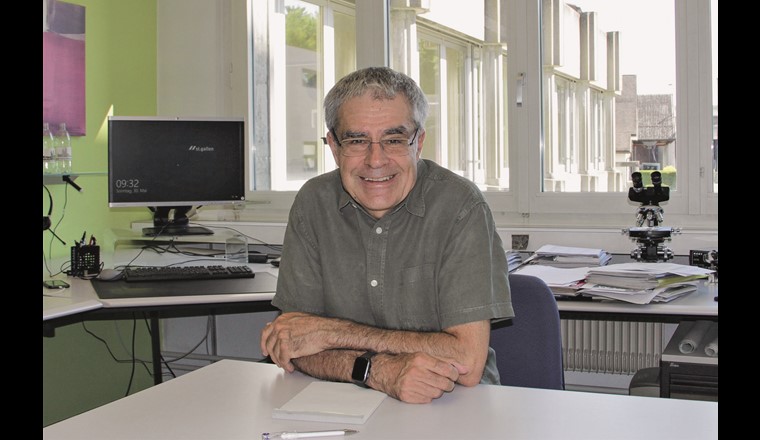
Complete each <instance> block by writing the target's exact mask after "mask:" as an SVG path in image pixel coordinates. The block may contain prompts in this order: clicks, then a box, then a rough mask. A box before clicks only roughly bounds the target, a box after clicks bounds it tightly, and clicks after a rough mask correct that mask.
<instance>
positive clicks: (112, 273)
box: [97, 269, 124, 281]
mask: <svg viewBox="0 0 760 440" xmlns="http://www.w3.org/2000/svg"><path fill="white" fill-rule="evenodd" d="M123 273H124V271H121V270H118V269H103V270H101V271H100V273H99V274H98V276H97V278H98V279H99V280H100V281H116V280H120V279H121V276H122V274H123Z"/></svg>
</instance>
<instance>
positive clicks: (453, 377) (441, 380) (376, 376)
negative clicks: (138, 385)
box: [367, 352, 468, 403]
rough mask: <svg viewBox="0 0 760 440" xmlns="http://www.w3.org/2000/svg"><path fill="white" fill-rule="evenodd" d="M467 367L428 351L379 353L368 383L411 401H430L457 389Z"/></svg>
mask: <svg viewBox="0 0 760 440" xmlns="http://www.w3.org/2000/svg"><path fill="white" fill-rule="evenodd" d="M467 372H468V371H467V368H466V367H464V366H463V365H460V364H456V363H454V364H452V363H449V362H447V361H444V360H441V359H438V358H435V357H433V356H430V355H428V354H425V353H422V352H418V353H404V354H396V355H383V354H378V355H376V356H375V357H374V358H373V359H372V369H371V370H370V377H369V380H368V381H367V384H368V385H369V386H370V387H372V388H374V389H376V390H378V391H382V392H384V393H386V394H388V395H389V396H391V397H395V398H396V399H398V400H401V401H403V402H407V403H429V402H431V401H432V400H433V399H437V398H439V397H441V396H442V395H443V393H448V392H450V391H452V390H453V389H454V386H455V383H456V381H457V380H458V379H459V376H460V375H462V374H467Z"/></svg>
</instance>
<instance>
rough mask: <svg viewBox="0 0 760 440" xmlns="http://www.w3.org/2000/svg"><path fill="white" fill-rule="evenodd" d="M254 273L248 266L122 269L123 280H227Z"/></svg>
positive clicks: (251, 275)
mask: <svg viewBox="0 0 760 440" xmlns="http://www.w3.org/2000/svg"><path fill="white" fill-rule="evenodd" d="M254 276H256V274H255V273H253V271H252V270H251V268H250V267H248V266H242V265H241V266H168V267H167V266H159V267H128V268H126V269H124V276H123V279H124V281H127V282H140V281H189V280H228V279H232V278H253V277H254Z"/></svg>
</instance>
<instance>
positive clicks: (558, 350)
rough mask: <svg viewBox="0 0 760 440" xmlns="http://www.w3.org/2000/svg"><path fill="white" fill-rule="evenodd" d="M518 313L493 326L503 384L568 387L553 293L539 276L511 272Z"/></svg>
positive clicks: (557, 312)
mask: <svg viewBox="0 0 760 440" xmlns="http://www.w3.org/2000/svg"><path fill="white" fill-rule="evenodd" d="M509 286H510V290H511V292H512V306H513V307H514V309H515V317H514V318H513V319H511V320H507V321H502V322H498V323H494V324H493V325H492V326H491V342H490V345H491V347H492V348H493V349H494V350H495V351H496V364H497V366H498V368H499V376H500V377H501V384H502V385H510V386H518V387H528V388H547V389H555V390H564V389H565V374H564V371H563V366H562V335H561V330H560V320H559V310H558V309H557V302H556V300H555V299H554V294H553V293H552V291H551V290H550V289H549V287H548V286H547V285H546V283H545V282H544V281H543V280H541V279H540V278H537V277H534V276H528V275H517V274H512V275H509Z"/></svg>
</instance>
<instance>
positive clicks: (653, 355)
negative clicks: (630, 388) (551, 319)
mask: <svg viewBox="0 0 760 440" xmlns="http://www.w3.org/2000/svg"><path fill="white" fill-rule="evenodd" d="M561 325H562V361H563V363H564V369H565V371H581V372H588V373H611V374H634V373H636V371H638V370H640V369H642V368H647V367H657V366H659V365H660V354H661V353H662V323H658V322H621V321H594V320H585V319H584V320H579V319H563V320H562V321H561Z"/></svg>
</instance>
